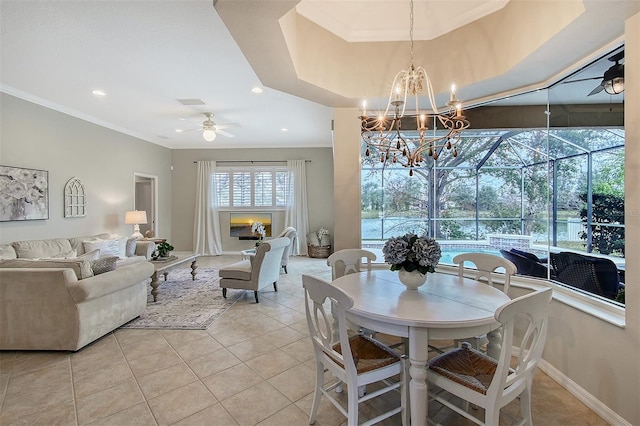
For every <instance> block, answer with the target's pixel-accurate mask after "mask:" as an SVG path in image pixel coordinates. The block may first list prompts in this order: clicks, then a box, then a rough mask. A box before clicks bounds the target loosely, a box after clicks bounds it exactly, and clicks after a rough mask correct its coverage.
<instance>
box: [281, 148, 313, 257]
mask: <svg viewBox="0 0 640 426" xmlns="http://www.w3.org/2000/svg"><path fill="white" fill-rule="evenodd" d="M287 170H288V171H289V203H288V205H287V214H286V215H285V219H284V226H285V228H286V227H288V226H292V227H294V228H296V231H297V232H298V239H297V244H296V245H295V246H294V247H293V248H292V250H291V254H293V255H299V256H306V255H307V254H308V253H307V234H308V233H309V208H308V206H307V162H306V161H305V160H287Z"/></svg>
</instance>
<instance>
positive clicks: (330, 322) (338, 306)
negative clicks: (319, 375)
mask: <svg viewBox="0 0 640 426" xmlns="http://www.w3.org/2000/svg"><path fill="white" fill-rule="evenodd" d="M302 287H303V288H304V298H305V312H306V315H307V325H308V327H309V333H310V335H311V341H312V342H313V347H314V350H315V352H316V357H322V358H323V359H324V360H325V362H324V365H325V366H328V367H329V366H331V367H330V368H331V369H332V370H333V372H334V373H335V372H336V369H341V366H344V367H342V368H344V370H345V373H344V374H347V375H351V376H352V377H355V376H356V375H357V370H356V366H355V363H354V361H353V356H352V353H351V350H350V346H349V335H348V333H347V326H346V324H347V320H346V310H347V309H349V308H351V307H352V306H353V299H351V297H349V295H347V294H346V293H344V292H343V291H342V290H340V289H339V288H338V287H335V286H333V285H331V283H328V282H326V281H323V280H320V279H318V278H315V277H311V276H309V275H302ZM326 302H329V303H326ZM329 306H330V308H329ZM334 318H335V319H334ZM336 320H337V321H336ZM336 322H337V327H338V333H335V334H334V332H333V329H332V327H333V326H334V325H336ZM335 335H337V336H339V342H340V348H341V352H342V353H340V352H337V351H336V350H334V349H333V345H334V344H335V343H337V342H336V341H335V340H334V339H335V337H334V336H335Z"/></svg>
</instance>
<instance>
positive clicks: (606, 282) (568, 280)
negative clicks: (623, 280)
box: [551, 251, 620, 299]
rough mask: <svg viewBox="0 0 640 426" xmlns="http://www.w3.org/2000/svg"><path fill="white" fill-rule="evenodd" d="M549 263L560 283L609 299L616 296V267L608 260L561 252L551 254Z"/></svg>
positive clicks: (618, 285)
mask: <svg viewBox="0 0 640 426" xmlns="http://www.w3.org/2000/svg"><path fill="white" fill-rule="evenodd" d="M551 263H552V264H553V267H554V269H555V272H556V279H557V280H558V281H560V282H561V283H565V284H569V285H570V286H572V287H576V288H579V289H582V290H585V291H588V292H590V293H594V294H597V295H599V296H604V297H608V298H610V299H615V297H616V295H617V294H618V290H619V289H620V277H619V275H618V267H617V266H616V264H615V263H613V262H612V261H611V260H609V259H605V258H600V257H593V256H586V255H582V254H578V253H572V252H566V251H563V252H560V253H551Z"/></svg>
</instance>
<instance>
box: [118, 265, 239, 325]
mask: <svg viewBox="0 0 640 426" xmlns="http://www.w3.org/2000/svg"><path fill="white" fill-rule="evenodd" d="M196 272H197V275H196V280H195V281H193V280H192V279H191V268H181V269H174V270H172V271H169V276H168V277H167V281H164V277H162V276H160V286H159V287H158V290H159V291H160V292H159V293H158V301H157V302H154V301H153V296H151V286H149V290H148V294H147V308H146V309H145V311H144V313H143V314H142V315H140V316H139V317H138V318H136V319H134V320H132V321H129V322H128V323H126V324H125V325H123V326H122V328H153V329H176V330H204V329H206V328H208V327H209V326H210V325H211V324H213V322H214V321H215V320H216V319H218V318H219V317H220V315H222V314H223V313H224V312H225V311H226V310H227V309H229V308H230V307H231V305H233V304H234V303H235V302H236V300H238V298H239V297H240V296H242V292H230V294H227V298H226V299H224V298H223V297H222V290H221V289H220V286H219V282H220V277H219V276H218V270H217V269H215V268H198V269H197V270H196Z"/></svg>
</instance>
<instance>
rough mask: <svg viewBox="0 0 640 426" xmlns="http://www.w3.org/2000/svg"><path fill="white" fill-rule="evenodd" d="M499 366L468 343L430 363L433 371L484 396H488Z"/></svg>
mask: <svg viewBox="0 0 640 426" xmlns="http://www.w3.org/2000/svg"><path fill="white" fill-rule="evenodd" d="M497 366H498V363H497V362H496V360H494V359H493V358H491V357H489V356H487V355H485V354H483V353H482V352H479V351H477V350H475V349H473V348H471V347H470V345H469V344H468V343H463V345H462V347H461V348H459V349H455V350H452V351H449V352H447V353H444V354H442V355H440V356H438V357H436V358H434V359H433V361H431V362H430V363H429V368H430V369H431V370H433V371H435V372H437V373H438V374H440V375H442V376H445V377H447V378H448V379H450V380H453V381H454V382H456V383H459V384H461V385H462V386H465V387H467V388H469V389H472V390H474V391H476V392H480V393H481V394H483V395H486V394H487V389H488V387H489V385H490V384H491V380H493V375H494V374H495V372H496V367H497Z"/></svg>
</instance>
